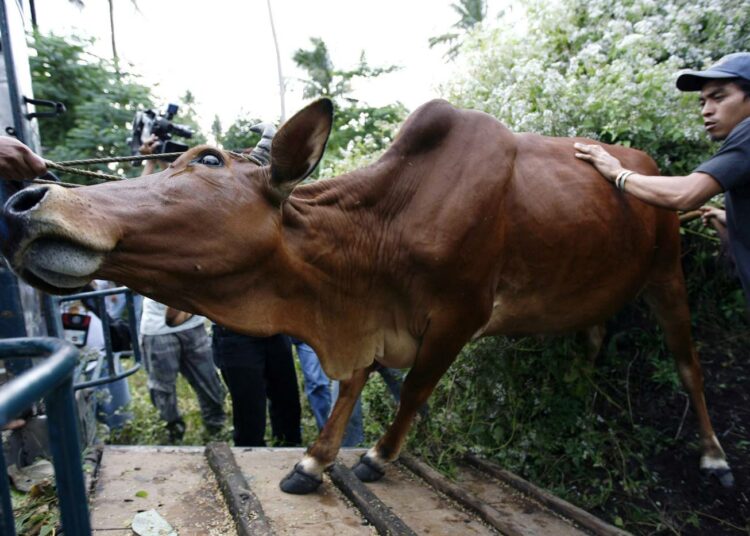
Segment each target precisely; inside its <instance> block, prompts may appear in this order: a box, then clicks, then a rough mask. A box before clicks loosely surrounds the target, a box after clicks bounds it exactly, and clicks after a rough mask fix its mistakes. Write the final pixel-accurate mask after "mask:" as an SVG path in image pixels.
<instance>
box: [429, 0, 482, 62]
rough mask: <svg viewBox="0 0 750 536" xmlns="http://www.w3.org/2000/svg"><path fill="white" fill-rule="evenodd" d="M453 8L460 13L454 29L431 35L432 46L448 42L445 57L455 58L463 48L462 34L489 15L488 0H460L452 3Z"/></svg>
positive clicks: (430, 42)
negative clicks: (434, 35)
mask: <svg viewBox="0 0 750 536" xmlns="http://www.w3.org/2000/svg"><path fill="white" fill-rule="evenodd" d="M451 7H452V8H453V10H454V11H455V12H456V13H457V14H458V16H459V19H458V21H456V23H455V24H453V26H451V27H452V28H455V30H454V31H452V32H448V33H444V34H442V35H438V36H436V37H430V39H429V44H430V48H432V47H434V46H436V45H443V44H446V45H448V46H449V47H450V48H448V51H447V52H446V53H445V57H446V58H448V59H449V60H453V59H455V58H456V56H457V55H458V51H459V49H460V48H461V44H462V42H463V41H462V36H463V35H465V34H466V33H468V32H469V31H470V30H472V29H473V28H474V27H475V26H476V25H478V24H480V23H481V22H482V21H483V20H484V19H485V17H486V16H487V0H459V2H458V3H457V4H451Z"/></svg>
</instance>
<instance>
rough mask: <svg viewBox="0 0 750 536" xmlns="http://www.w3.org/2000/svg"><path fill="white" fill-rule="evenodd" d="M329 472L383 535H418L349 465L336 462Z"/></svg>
mask: <svg viewBox="0 0 750 536" xmlns="http://www.w3.org/2000/svg"><path fill="white" fill-rule="evenodd" d="M328 474H329V475H330V477H331V481H332V482H333V483H334V484H336V487H338V488H339V489H340V490H341V492H342V493H343V494H344V495H346V496H347V497H348V498H349V500H350V501H352V503H354V506H356V507H357V508H358V509H359V511H360V512H362V515H363V516H365V519H367V521H369V522H370V523H371V524H372V526H373V527H375V528H376V529H377V531H378V534H381V535H382V536H387V535H389V534H398V535H399V536H401V535H403V536H416V533H415V532H414V531H413V530H411V529H410V528H409V527H408V526H406V523H404V522H403V521H402V520H401V519H400V518H399V517H398V516H397V515H396V514H394V513H393V511H392V510H391V509H390V508H388V507H387V506H386V505H385V504H384V503H383V501H381V500H380V499H378V497H377V496H376V495H375V494H374V493H372V492H371V491H370V490H369V489H367V487H365V485H364V484H363V483H362V482H360V480H359V479H358V478H357V477H356V476H355V475H354V473H352V471H351V470H349V469H348V468H347V467H345V466H343V465H341V464H340V463H336V464H334V465H333V466H332V467H331V468H330V469H329V471H328Z"/></svg>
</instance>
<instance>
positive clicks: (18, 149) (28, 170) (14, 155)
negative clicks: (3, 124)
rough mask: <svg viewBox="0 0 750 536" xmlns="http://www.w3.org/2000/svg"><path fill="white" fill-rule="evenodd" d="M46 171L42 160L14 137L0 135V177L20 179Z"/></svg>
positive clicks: (29, 177) (42, 173) (37, 175)
mask: <svg viewBox="0 0 750 536" xmlns="http://www.w3.org/2000/svg"><path fill="white" fill-rule="evenodd" d="M45 173H47V165H46V164H45V163H44V160H43V159H42V158H41V157H40V156H39V155H37V154H35V153H34V152H33V151H32V150H31V149H29V148H28V147H26V146H25V145H24V144H23V143H21V142H20V141H18V140H17V139H15V138H11V137H9V136H1V137H0V177H2V178H4V179H11V180H22V179H31V178H34V177H39V176H40V175H44V174H45Z"/></svg>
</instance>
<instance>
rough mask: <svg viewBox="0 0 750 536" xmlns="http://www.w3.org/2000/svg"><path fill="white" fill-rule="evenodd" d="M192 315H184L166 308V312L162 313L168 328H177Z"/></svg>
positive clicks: (177, 310)
mask: <svg viewBox="0 0 750 536" xmlns="http://www.w3.org/2000/svg"><path fill="white" fill-rule="evenodd" d="M192 316H193V315H192V314H191V313H186V312H185V311H180V310H179V309H175V308H174V307H167V310H166V312H165V313H164V322H165V323H166V324H167V325H168V326H169V327H170V328H173V327H175V326H179V325H180V324H184V323H185V322H187V321H188V320H190V318H191V317H192Z"/></svg>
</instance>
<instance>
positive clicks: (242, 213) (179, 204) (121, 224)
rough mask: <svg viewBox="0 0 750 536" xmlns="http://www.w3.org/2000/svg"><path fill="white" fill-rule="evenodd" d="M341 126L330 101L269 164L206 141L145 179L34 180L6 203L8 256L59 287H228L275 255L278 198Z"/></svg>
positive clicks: (300, 122)
mask: <svg viewBox="0 0 750 536" xmlns="http://www.w3.org/2000/svg"><path fill="white" fill-rule="evenodd" d="M331 123H332V105H331V102H330V101H329V100H326V99H322V100H318V101H316V102H314V103H312V104H310V105H309V106H307V107H306V108H304V109H303V110H301V111H300V112H298V113H297V114H296V115H295V116H294V117H292V118H291V119H289V120H288V121H287V122H286V123H285V124H284V125H283V126H282V127H281V128H280V130H279V131H278V133H277V134H276V136H275V137H274V139H273V142H272V150H271V163H270V165H267V166H262V165H258V164H257V163H254V162H250V161H247V160H246V159H243V158H240V157H238V156H236V155H232V154H230V153H227V152H224V151H221V150H218V149H215V148H212V147H208V146H200V147H195V148H193V149H191V150H189V151H188V152H186V153H185V154H184V155H182V156H181V157H180V158H179V159H177V160H176V161H175V162H174V163H172V164H171V165H170V166H169V167H168V168H167V169H166V170H164V171H162V172H160V173H157V174H154V175H149V176H146V177H141V178H138V179H130V180H126V181H121V182H114V183H106V184H99V185H95V186H87V187H82V188H74V189H66V188H63V187H61V186H54V185H51V186H46V185H45V186H32V187H29V188H26V189H25V190H22V191H20V192H18V193H17V194H16V195H14V196H13V197H11V198H10V199H9V200H8V202H7V203H6V205H5V207H4V209H3V214H2V218H3V219H4V220H5V221H4V225H0V228H4V229H5V232H4V234H3V236H2V237H1V238H2V243H1V244H0V245H1V246H2V252H3V255H5V257H6V258H7V259H8V261H9V263H10V266H11V267H12V268H13V270H14V271H15V272H16V273H17V274H18V275H19V276H20V277H22V278H23V279H25V280H26V281H28V282H29V283H30V284H32V285H34V286H36V287H38V288H40V289H42V290H45V291H47V292H51V293H55V294H68V293H72V292H75V291H76V290H78V289H80V288H81V287H82V286H83V285H85V284H86V283H87V282H88V281H89V280H91V279H92V278H104V279H112V280H114V281H118V282H120V283H123V284H126V285H128V286H130V287H131V288H134V289H136V290H139V291H141V292H143V293H145V294H149V295H154V296H156V297H158V296H160V295H165V294H164V293H166V295H171V294H176V293H177V292H178V291H182V292H184V290H185V287H186V286H188V287H190V288H191V290H192V291H194V292H193V297H195V293H196V292H197V293H200V291H201V289H210V287H211V286H212V285H213V286H217V285H227V290H226V292H230V290H229V288H230V287H231V284H232V282H231V281H227V279H229V280H231V278H232V276H233V275H234V274H238V273H240V272H243V271H244V272H245V273H247V271H248V270H251V269H252V267H253V266H256V265H259V264H262V263H266V262H270V261H272V260H273V257H274V256H275V255H276V252H277V249H278V247H279V241H280V239H281V236H280V232H281V210H280V206H281V205H282V204H283V202H284V200H285V199H286V198H287V196H288V195H289V194H290V192H291V191H292V189H293V188H294V186H295V185H296V184H297V183H299V182H300V181H301V180H302V179H304V178H305V177H306V176H308V175H309V174H310V173H311V172H312V171H313V169H314V168H315V166H316V165H317V163H318V162H319V160H320V158H321V157H322V155H323V151H324V149H325V144H326V141H327V139H328V135H329V133H330V129H331ZM244 281H248V279H247V277H246V278H245V279H244ZM193 287H195V288H193ZM241 290H242V289H235V291H238V292H239V291H241ZM189 301H192V300H189ZM189 301H188V304H189Z"/></svg>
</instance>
